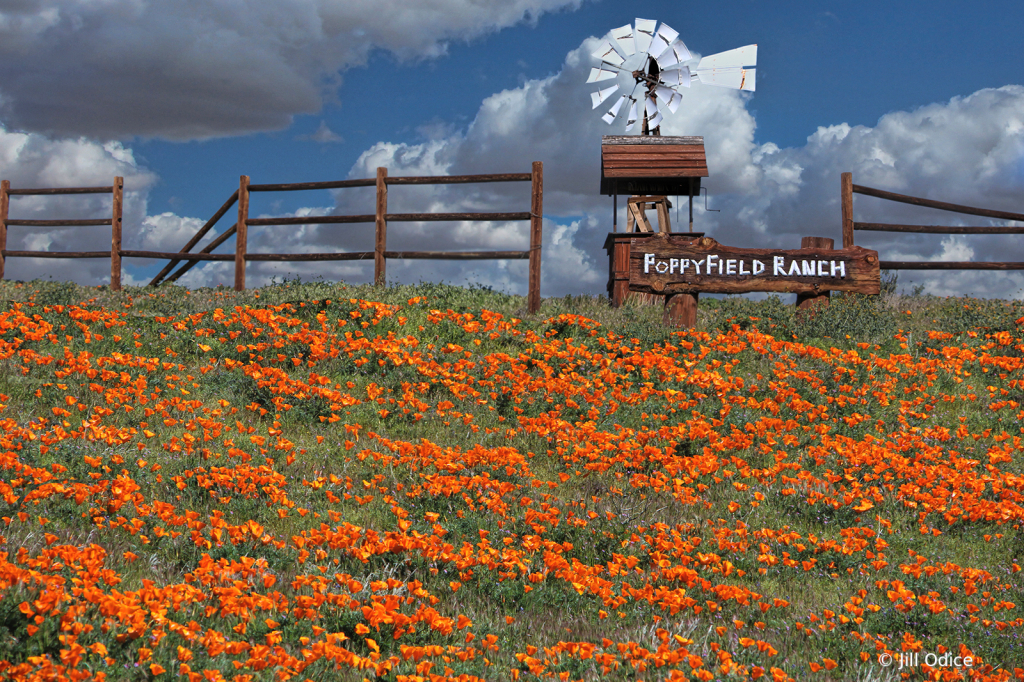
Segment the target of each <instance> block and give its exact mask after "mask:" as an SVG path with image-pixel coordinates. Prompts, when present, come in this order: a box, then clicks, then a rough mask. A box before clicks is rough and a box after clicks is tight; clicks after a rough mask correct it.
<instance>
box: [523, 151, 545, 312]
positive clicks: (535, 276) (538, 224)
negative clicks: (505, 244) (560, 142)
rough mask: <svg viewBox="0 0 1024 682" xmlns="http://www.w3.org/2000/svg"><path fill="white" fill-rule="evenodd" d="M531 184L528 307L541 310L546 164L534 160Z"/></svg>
mask: <svg viewBox="0 0 1024 682" xmlns="http://www.w3.org/2000/svg"><path fill="white" fill-rule="evenodd" d="M530 175H531V186H530V270H529V279H528V282H527V287H526V288H527V294H526V309H527V311H529V312H531V313H535V312H537V311H538V310H540V249H541V241H542V239H541V236H542V235H541V230H542V229H543V226H544V164H543V163H542V162H540V161H534V162H533V170H532V172H531V174H530Z"/></svg>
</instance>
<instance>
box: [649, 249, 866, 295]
mask: <svg viewBox="0 0 1024 682" xmlns="http://www.w3.org/2000/svg"><path fill="white" fill-rule="evenodd" d="M879 274H880V273H879V267H878V253H877V252H875V251H870V250H868V249H864V248H861V247H859V246H854V247H850V248H846V249H841V250H833V249H793V250H783V249H745V248H737V247H731V246H723V245H722V244H719V243H718V242H716V241H715V240H714V239H711V238H710V237H704V238H702V239H693V238H690V237H679V236H673V235H652V236H651V237H648V238H645V239H633V240H631V242H630V264H629V288H630V290H631V291H647V292H650V293H657V294H675V293H698V292H707V293H744V292H751V291H777V292H786V293H796V294H801V293H804V294H816V293H821V292H823V291H829V290H833V291H856V292H860V293H864V294H877V293H879V292H880V291H881V282H880V279H879Z"/></svg>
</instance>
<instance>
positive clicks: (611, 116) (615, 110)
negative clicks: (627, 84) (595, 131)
mask: <svg viewBox="0 0 1024 682" xmlns="http://www.w3.org/2000/svg"><path fill="white" fill-rule="evenodd" d="M627 99H629V95H623V96H622V97H620V98H619V100H618V101H617V102H616V103H615V104H614V105H613V106H612V108H611V109H609V110H608V113H606V114H605V115H604V116H602V117H601V120H602V121H604V122H605V123H607V124H608V125H611V124H612V122H613V121H615V117H616V116H618V115H619V109H621V108H622V105H623V104H625V103H626V100H627Z"/></svg>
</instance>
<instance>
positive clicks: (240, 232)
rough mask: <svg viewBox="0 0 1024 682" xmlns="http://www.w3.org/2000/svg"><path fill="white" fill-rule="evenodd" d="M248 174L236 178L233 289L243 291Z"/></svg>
mask: <svg viewBox="0 0 1024 682" xmlns="http://www.w3.org/2000/svg"><path fill="white" fill-rule="evenodd" d="M248 220H249V176H248V175H243V176H241V177H240V178H239V180H238V224H237V225H236V226H235V291H245V252H246V248H247V247H248V236H249V231H248V229H247V228H248V225H247V222H248Z"/></svg>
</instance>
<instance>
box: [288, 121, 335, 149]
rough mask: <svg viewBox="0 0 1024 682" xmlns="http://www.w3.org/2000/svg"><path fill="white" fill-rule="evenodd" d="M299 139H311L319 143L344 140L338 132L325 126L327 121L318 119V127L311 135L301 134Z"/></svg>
mask: <svg viewBox="0 0 1024 682" xmlns="http://www.w3.org/2000/svg"><path fill="white" fill-rule="evenodd" d="M299 139H302V140H312V141H313V142H319V143H320V144H330V143H333V142H344V141H345V138H343V137H342V136H341V135H339V134H338V133H336V132H334V131H333V130H331V129H330V128H329V127H328V126H327V121H323V120H321V121H320V127H319V128H317V129H316V131H315V132H313V134H312V135H303V136H302V137H300V138H299Z"/></svg>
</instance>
